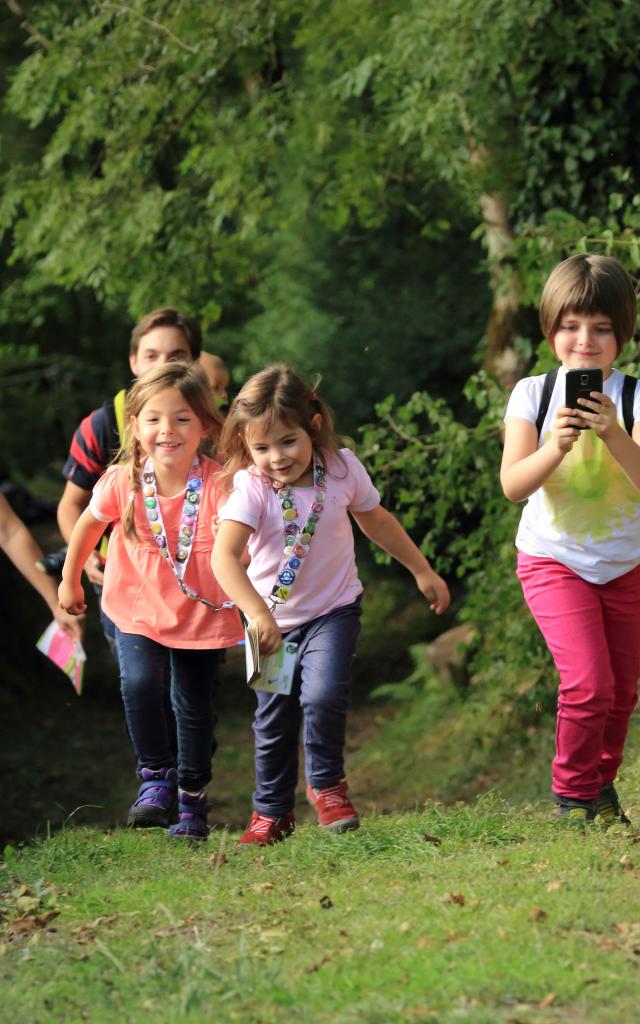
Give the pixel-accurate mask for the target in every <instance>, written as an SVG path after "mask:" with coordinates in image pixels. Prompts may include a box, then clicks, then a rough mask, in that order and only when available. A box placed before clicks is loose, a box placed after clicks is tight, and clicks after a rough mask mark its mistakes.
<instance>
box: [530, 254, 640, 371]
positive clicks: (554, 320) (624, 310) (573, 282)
mask: <svg viewBox="0 0 640 1024" xmlns="http://www.w3.org/2000/svg"><path fill="white" fill-rule="evenodd" d="M567 313H583V314H585V313H586V314H591V315H593V314H594V313H602V315H603V316H607V317H609V319H610V320H611V323H612V324H613V330H614V332H615V336H616V342H617V346H618V352H617V354H618V355H620V351H621V349H622V347H623V345H624V344H625V342H627V341H628V340H629V338H630V337H631V336H632V335H633V332H634V331H635V327H636V293H635V289H634V287H633V282H632V280H631V278H630V277H629V275H628V274H627V272H626V270H625V269H624V267H623V266H622V264H621V263H619V262H618V260H616V259H614V258H613V256H597V255H595V254H594V253H589V252H585V253H578V254H577V255H575V256H570V257H569V259H566V260H563V261H562V263H559V264H558V266H557V267H555V269H554V270H552V271H551V273H550V274H549V277H548V278H547V281H546V284H545V286H544V289H543V291H542V298H541V300H540V326H541V327H542V332H543V334H544V336H545V338H546V339H547V341H548V342H549V344H550V345H551V347H552V348H553V338H554V335H555V333H556V331H557V330H558V327H559V326H560V321H561V320H562V317H563V316H565V315H566V314H567Z"/></svg>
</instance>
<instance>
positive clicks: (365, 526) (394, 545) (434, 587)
mask: <svg viewBox="0 0 640 1024" xmlns="http://www.w3.org/2000/svg"><path fill="white" fill-rule="evenodd" d="M353 518H354V519H355V521H356V523H357V524H358V526H359V527H360V529H361V530H362V532H363V533H364V535H365V536H366V537H368V538H369V540H372V541H373V542H374V544H377V545H378V547H380V548H382V549H383V551H386V552H387V554H389V555H391V557H392V558H395V560H396V562H400V565H404V567H405V568H406V569H408V570H409V572H410V573H412V574H413V576H414V577H415V581H416V584H417V586H418V590H420V592H421V593H422V594H423V595H424V597H426V599H427V601H428V602H429V607H430V608H431V610H432V611H434V612H435V613H436V614H437V615H440V614H442V612H443V611H445V610H446V609H447V608H448V607H449V601H450V600H451V598H450V596H449V588H448V587H447V584H446V583H445V581H444V580H443V579H442V577H440V576H438V574H437V573H436V572H434V570H433V569H432V568H431V566H430V564H429V562H428V561H427V559H426V558H425V556H424V555H423V554H422V552H421V551H420V549H419V548H418V547H417V546H416V545H415V544H414V543H413V541H412V540H411V537H410V536H409V534H408V533H407V532H406V530H405V529H404V527H403V526H401V525H400V523H399V522H398V520H397V519H396V518H395V517H394V516H392V515H391V513H390V512H387V510H386V509H385V508H382V506H381V505H378V506H376V508H374V509H372V510H371V511H370V512H354V513H353Z"/></svg>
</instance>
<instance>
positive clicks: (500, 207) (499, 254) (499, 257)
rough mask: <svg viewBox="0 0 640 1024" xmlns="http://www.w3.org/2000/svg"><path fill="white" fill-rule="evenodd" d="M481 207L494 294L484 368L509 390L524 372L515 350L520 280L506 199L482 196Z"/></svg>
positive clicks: (488, 323)
mask: <svg viewBox="0 0 640 1024" xmlns="http://www.w3.org/2000/svg"><path fill="white" fill-rule="evenodd" d="M480 207H481V209H482V218H483V220H484V224H485V228H486V235H487V250H488V252H489V260H490V265H491V288H492V292H493V303H492V306H491V312H490V314H489V320H488V322H487V329H486V338H487V347H486V351H485V359H484V365H485V369H487V370H488V371H489V372H490V373H492V374H494V375H495V376H496V377H497V378H498V380H499V381H500V383H501V384H504V385H505V386H506V387H508V386H510V385H512V384H514V383H515V382H516V380H518V378H519V377H520V376H521V373H522V369H523V367H522V360H521V358H520V357H519V356H518V355H517V353H516V351H515V349H514V347H513V343H514V340H515V319H516V315H517V312H518V308H519V305H520V291H519V287H518V279H517V275H516V272H515V270H514V268H513V264H512V263H511V259H510V256H511V249H512V246H513V238H514V234H513V231H512V229H511V225H510V224H509V213H508V208H507V203H506V200H505V199H504V197H503V196H501V195H481V196H480Z"/></svg>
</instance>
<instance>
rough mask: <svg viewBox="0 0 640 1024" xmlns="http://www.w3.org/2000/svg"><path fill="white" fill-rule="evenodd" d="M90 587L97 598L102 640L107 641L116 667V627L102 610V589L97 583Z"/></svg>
mask: <svg viewBox="0 0 640 1024" xmlns="http://www.w3.org/2000/svg"><path fill="white" fill-rule="evenodd" d="M92 586H93V589H94V592H95V593H96V594H97V597H98V609H99V612H100V623H101V625H102V632H103V633H104V638H105V640H106V641H107V643H108V645H109V650H110V651H111V653H112V655H113V660H114V661H115V663H116V665H117V664H118V647H117V644H116V633H117V627H116V624H115V622H112V621H111V619H110V618H109V616H108V615H105V613H104V612H103V610H102V587H101V586H100V585H99V584H98V583H93V584H92Z"/></svg>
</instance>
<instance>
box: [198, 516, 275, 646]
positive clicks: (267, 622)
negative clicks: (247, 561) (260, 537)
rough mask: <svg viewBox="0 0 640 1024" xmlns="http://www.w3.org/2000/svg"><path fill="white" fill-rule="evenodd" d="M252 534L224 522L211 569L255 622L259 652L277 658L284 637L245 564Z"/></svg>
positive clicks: (217, 539)
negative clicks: (247, 547)
mask: <svg viewBox="0 0 640 1024" xmlns="http://www.w3.org/2000/svg"><path fill="white" fill-rule="evenodd" d="M252 532H253V531H252V529H251V527H250V526H246V525H245V524H244V523H237V522H235V521H234V520H232V519H224V520H223V521H222V522H221V523H220V526H219V527H218V531H217V533H216V539H215V543H214V545H213V551H212V552H211V568H212V570H213V574H214V576H215V578H216V579H217V581H218V583H219V584H220V586H221V587H222V589H223V590H224V592H225V594H227V595H228V597H230V598H231V600H232V601H235V603H236V604H237V606H238V608H239V609H240V610H241V611H242V612H243V613H244V615H245V616H246V617H247V618H248V619H254V620H255V621H256V623H257V626H258V636H259V639H260V651H261V652H262V653H263V654H275V652H276V651H277V650H278V648H279V646H280V644H281V642H282V633H281V632H280V630H279V629H278V626H277V623H276V621H275V619H274V617H273V615H272V614H271V612H270V611H269V609H268V607H267V605H266V604H265V602H264V601H263V599H262V598H261V597H260V594H259V593H258V591H257V590H256V589H255V587H254V586H253V584H252V583H251V580H250V579H249V577H248V576H247V571H246V569H245V567H244V565H243V564H242V562H243V559H244V558H245V549H246V546H247V541H248V540H249V537H250V536H251V533H252Z"/></svg>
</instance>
